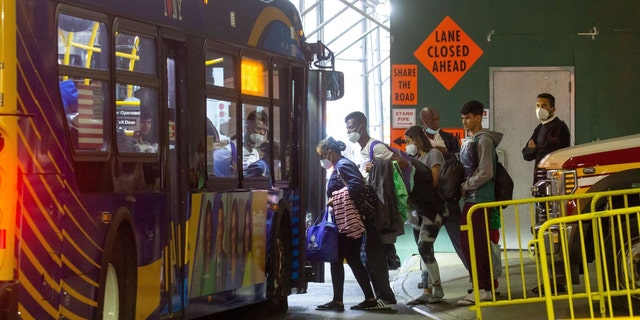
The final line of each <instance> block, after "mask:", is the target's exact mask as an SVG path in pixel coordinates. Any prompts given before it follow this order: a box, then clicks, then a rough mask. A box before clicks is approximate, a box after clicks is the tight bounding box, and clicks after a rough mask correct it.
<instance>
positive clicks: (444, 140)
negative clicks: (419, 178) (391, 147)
mask: <svg viewBox="0 0 640 320" xmlns="http://www.w3.org/2000/svg"><path fill="white" fill-rule="evenodd" d="M420 120H421V121H422V126H423V128H424V131H425V133H426V134H427V138H429V142H431V145H432V146H433V147H434V148H436V149H438V150H440V152H442V155H443V156H444V160H445V161H446V160H449V159H451V158H452V157H455V156H456V154H459V153H460V140H459V139H458V138H457V137H456V136H454V135H453V134H451V133H449V132H446V131H444V130H441V129H440V113H439V112H438V110H436V109H435V108H432V107H427V108H424V109H422V111H420ZM446 207H447V214H448V215H449V218H448V219H447V222H446V223H445V225H444V227H445V230H447V235H449V239H450V240H451V245H452V246H453V248H454V249H455V251H456V254H458V257H459V258H460V261H462V263H463V264H464V267H465V269H467V270H471V268H470V267H469V266H468V265H467V259H466V258H465V257H464V252H463V251H462V245H461V244H460V215H461V214H462V210H461V208H460V203H458V202H457V201H449V202H447V203H446ZM418 287H419V288H423V283H419V284H418Z"/></svg>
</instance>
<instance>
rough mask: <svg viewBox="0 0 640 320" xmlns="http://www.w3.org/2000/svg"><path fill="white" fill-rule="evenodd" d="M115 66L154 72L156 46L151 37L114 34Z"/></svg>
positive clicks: (123, 68)
mask: <svg viewBox="0 0 640 320" xmlns="http://www.w3.org/2000/svg"><path fill="white" fill-rule="evenodd" d="M116 68H117V69H119V70H128V71H133V72H140V73H146V74H156V71H157V70H156V69H157V66H156V46H155V41H154V40H153V39H151V38H148V37H144V36H141V35H133V34H130V33H124V32H118V33H117V34H116Z"/></svg>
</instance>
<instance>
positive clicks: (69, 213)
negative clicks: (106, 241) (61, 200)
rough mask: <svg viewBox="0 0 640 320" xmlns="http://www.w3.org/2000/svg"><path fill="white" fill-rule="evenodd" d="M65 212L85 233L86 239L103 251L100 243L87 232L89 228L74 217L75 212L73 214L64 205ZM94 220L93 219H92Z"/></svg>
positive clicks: (81, 231)
mask: <svg viewBox="0 0 640 320" xmlns="http://www.w3.org/2000/svg"><path fill="white" fill-rule="evenodd" d="M64 213H65V215H67V217H69V219H71V221H72V222H73V224H74V225H75V226H76V227H78V231H80V233H82V235H84V237H85V240H87V241H89V242H90V243H91V245H93V246H94V247H95V249H96V250H98V251H100V252H102V248H101V247H100V246H98V244H97V243H96V242H95V241H94V240H93V239H92V238H91V237H90V236H89V234H88V233H87V230H86V229H87V228H86V227H84V226H81V225H80V224H79V223H78V221H77V220H76V218H75V217H74V215H73V214H71V212H70V211H69V208H68V207H67V206H64ZM92 220H93V219H92Z"/></svg>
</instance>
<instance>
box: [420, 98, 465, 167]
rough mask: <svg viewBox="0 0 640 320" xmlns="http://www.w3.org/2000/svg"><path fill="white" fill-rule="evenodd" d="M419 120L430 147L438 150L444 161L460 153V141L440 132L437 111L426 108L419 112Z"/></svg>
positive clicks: (447, 133) (449, 134)
mask: <svg viewBox="0 0 640 320" xmlns="http://www.w3.org/2000/svg"><path fill="white" fill-rule="evenodd" d="M420 120H421V121H422V125H423V126H424V131H425V133H426V134H427V138H429V142H431V145H432V146H433V147H434V148H436V149H438V150H440V152H442V155H443V156H444V159H445V160H448V159H449V158H451V157H453V156H454V155H455V154H456V153H460V140H459V139H458V138H456V136H454V135H453V134H451V133H449V132H446V131H443V130H440V113H439V112H438V110H436V109H434V108H431V107H427V108H424V109H422V111H420Z"/></svg>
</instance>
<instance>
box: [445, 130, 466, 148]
mask: <svg viewBox="0 0 640 320" xmlns="http://www.w3.org/2000/svg"><path fill="white" fill-rule="evenodd" d="M440 130H442V131H446V132H449V133H451V134H452V135H454V136H455V137H456V138H458V140H459V141H460V145H462V139H464V137H465V136H466V135H465V134H464V129H463V128H442V129H440Z"/></svg>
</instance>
